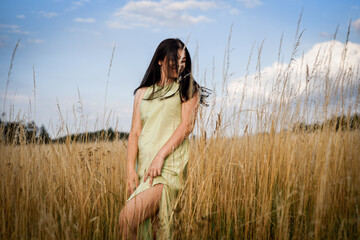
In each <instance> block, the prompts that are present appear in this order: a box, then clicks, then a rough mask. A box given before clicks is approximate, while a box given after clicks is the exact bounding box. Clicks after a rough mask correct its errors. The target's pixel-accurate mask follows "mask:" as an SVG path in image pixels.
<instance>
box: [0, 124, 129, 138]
mask: <svg viewBox="0 0 360 240" xmlns="http://www.w3.org/2000/svg"><path fill="white" fill-rule="evenodd" d="M0 136H1V139H0V141H3V142H5V143H6V144H28V143H41V144H48V143H64V142H66V141H71V142H84V143H85V142H95V141H114V140H117V139H125V140H127V139H128V137H129V133H127V132H119V131H114V130H113V129H112V128H109V129H108V130H100V131H95V132H86V133H79V134H71V135H67V136H63V137H59V138H55V139H52V138H51V137H50V135H49V133H48V132H47V130H46V128H45V127H44V125H42V126H41V127H40V128H39V127H37V126H36V124H35V123H34V122H33V121H32V122H29V123H23V122H3V121H2V120H1V118H0Z"/></svg>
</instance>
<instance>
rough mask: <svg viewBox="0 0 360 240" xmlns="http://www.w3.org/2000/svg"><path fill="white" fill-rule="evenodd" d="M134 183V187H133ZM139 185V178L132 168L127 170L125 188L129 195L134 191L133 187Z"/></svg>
mask: <svg viewBox="0 0 360 240" xmlns="http://www.w3.org/2000/svg"><path fill="white" fill-rule="evenodd" d="M134 184H135V187H134ZM138 186H139V178H138V175H137V174H136V172H135V171H134V170H128V171H127V189H128V194H129V196H130V195H131V194H132V193H133V192H134V190H135V188H137V187H138Z"/></svg>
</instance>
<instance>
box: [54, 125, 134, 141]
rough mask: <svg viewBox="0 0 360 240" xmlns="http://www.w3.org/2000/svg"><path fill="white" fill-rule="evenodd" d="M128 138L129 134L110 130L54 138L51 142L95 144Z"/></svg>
mask: <svg viewBox="0 0 360 240" xmlns="http://www.w3.org/2000/svg"><path fill="white" fill-rule="evenodd" d="M128 138H129V133H127V132H119V131H114V130H113V129H112V128H109V129H108V130H100V131H95V132H86V133H78V134H71V135H68V136H64V137H60V138H56V139H54V140H53V142H59V143H64V142H66V141H67V140H69V141H71V142H83V143H85V142H96V141H114V140H118V139H124V140H127V139H128Z"/></svg>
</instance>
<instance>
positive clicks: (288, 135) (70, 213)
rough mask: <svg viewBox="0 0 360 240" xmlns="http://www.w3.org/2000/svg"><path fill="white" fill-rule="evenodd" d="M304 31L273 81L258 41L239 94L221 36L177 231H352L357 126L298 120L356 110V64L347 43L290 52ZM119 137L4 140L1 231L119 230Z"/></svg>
mask: <svg viewBox="0 0 360 240" xmlns="http://www.w3.org/2000/svg"><path fill="white" fill-rule="evenodd" d="M301 35H302V33H301V32H300V31H297V35H296V38H295V41H294V50H293V53H292V54H291V58H290V60H289V62H288V64H285V65H284V64H279V68H278V74H277V77H276V79H274V83H273V84H272V85H271V86H270V89H271V91H268V90H267V89H269V87H266V88H265V87H264V84H265V83H263V82H262V81H263V80H262V72H261V64H260V63H261V50H262V46H260V47H259V50H258V54H257V59H256V61H257V67H256V72H257V73H256V74H255V75H247V76H246V77H245V78H244V79H242V80H241V81H245V84H243V85H241V86H243V87H239V88H238V89H237V90H236V91H235V93H234V92H231V91H230V90H231V89H228V88H227V86H229V84H230V83H229V77H230V75H231V74H229V73H228V69H229V68H228V66H229V63H230V57H229V54H230V52H231V47H230V37H229V43H228V46H227V49H226V51H225V57H224V72H223V89H222V92H221V98H220V101H218V100H217V98H218V97H219V96H218V94H217V93H216V91H214V94H213V98H212V99H211V100H210V102H209V103H210V107H209V108H206V109H202V110H201V111H200V113H199V116H198V123H197V130H196V137H195V138H191V146H192V148H191V157H190V160H189V164H188V171H187V178H186V180H185V182H184V188H183V189H182V190H181V191H180V192H179V197H178V199H177V200H176V202H175V203H174V206H173V209H174V213H173V215H172V218H173V220H174V229H173V238H174V239H269V238H271V239H334V238H339V239H356V238H359V236H360V213H359V203H360V176H359V172H360V155H359V149H360V131H359V130H350V128H348V129H344V130H341V131H335V129H334V126H331V125H327V126H325V127H324V128H323V129H322V130H320V129H319V130H317V131H311V132H310V131H304V130H303V129H302V128H297V126H299V123H300V122H312V121H319V122H322V121H325V120H326V119H328V118H329V117H330V116H334V115H340V114H343V115H347V116H349V115H350V114H352V113H354V112H356V111H358V110H359V109H358V108H359V105H358V104H359V102H358V100H359V66H357V69H354V68H353V67H350V66H348V65H347V56H346V48H347V45H345V48H344V55H343V59H342V61H341V62H342V64H341V65H340V66H339V68H338V69H336V71H335V72H334V69H330V66H331V51H332V48H331V46H330V47H329V48H328V50H327V53H328V54H326V55H325V57H323V58H321V59H317V60H316V61H315V64H314V65H313V66H305V65H303V63H302V62H301V63H300V64H299V63H298V62H295V61H294V59H295V56H296V54H297V51H298V47H299V44H300V39H301ZM280 45H281V44H280ZM280 48H281V47H280ZM251 56H252V54H250V58H249V59H251ZM319 58H320V57H319ZM249 61H250V60H249ZM304 64H305V63H304ZM299 66H300V68H299ZM301 67H305V68H306V73H305V74H302V73H301ZM299 69H300V70H299ZM330 71H332V72H330ZM247 72H249V71H248V69H247ZM246 82H251V83H252V84H253V89H249V88H245V87H244V86H246ZM299 83H303V85H302V86H301V85H299ZM354 86H355V87H356V89H355V91H354ZM255 88H257V90H256V91H255V90H254V89H255ZM319 89H320V91H319ZM251 91H252V92H253V94H252V95H251V97H250V98H249V96H248V95H246V94H247V93H248V92H251ZM269 92H270V93H269ZM268 93H269V94H268ZM319 94H320V95H319ZM349 95H351V96H349ZM339 96H340V97H339ZM315 97H318V98H320V101H318V102H314V101H313V100H314V98H315ZM349 99H350V101H348V100H349ZM352 99H356V101H352ZM293 127H294V129H292V128H293ZM293 130H296V131H293ZM126 144H127V143H126V142H124V141H114V142H107V143H106V142H95V143H89V144H80V143H71V142H70V141H67V142H66V143H65V144H55V143H52V144H49V145H40V144H34V143H32V144H25V143H24V142H23V143H22V144H20V145H15V144H6V143H5V142H4V141H2V142H1V143H0V151H1V163H0V174H1V186H0V236H1V238H2V239H115V238H117V237H118V236H117V231H116V227H117V221H118V213H119V211H120V209H121V208H122V207H123V205H124V203H125V200H126V194H125V169H126V168H125V165H126V157H125V156H126Z"/></svg>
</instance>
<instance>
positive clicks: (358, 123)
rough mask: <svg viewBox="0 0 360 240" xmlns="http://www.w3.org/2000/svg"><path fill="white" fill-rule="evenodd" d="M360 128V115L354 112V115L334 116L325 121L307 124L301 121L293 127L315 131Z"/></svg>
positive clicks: (296, 130) (294, 129)
mask: <svg viewBox="0 0 360 240" xmlns="http://www.w3.org/2000/svg"><path fill="white" fill-rule="evenodd" d="M359 128H360V116H359V114H354V115H352V116H345V115H342V116H338V117H333V118H331V119H329V120H327V121H325V122H323V123H313V124H305V123H299V124H297V125H295V126H294V127H293V129H292V130H293V132H304V131H305V132H314V131H318V130H321V131H322V130H324V129H330V130H334V131H346V130H355V129H359Z"/></svg>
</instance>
